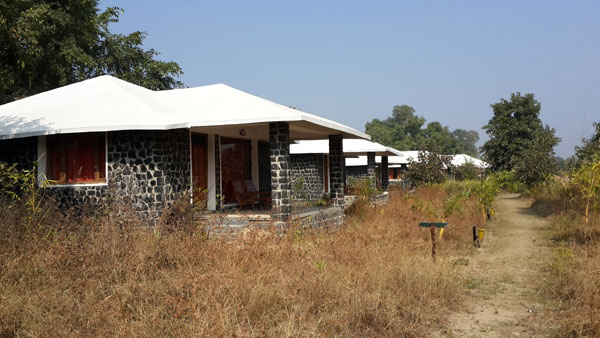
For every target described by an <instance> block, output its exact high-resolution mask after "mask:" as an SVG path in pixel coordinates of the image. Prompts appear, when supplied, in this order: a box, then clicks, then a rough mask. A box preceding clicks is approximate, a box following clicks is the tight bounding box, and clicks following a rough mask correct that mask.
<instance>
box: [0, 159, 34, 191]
mask: <svg viewBox="0 0 600 338" xmlns="http://www.w3.org/2000/svg"><path fill="white" fill-rule="evenodd" d="M30 176H31V171H23V170H19V169H17V164H16V163H15V164H8V163H5V162H0V194H1V195H6V196H9V197H11V198H16V199H18V198H20V196H21V192H22V191H23V189H24V186H25V185H26V184H27V182H28V180H29V179H30Z"/></svg>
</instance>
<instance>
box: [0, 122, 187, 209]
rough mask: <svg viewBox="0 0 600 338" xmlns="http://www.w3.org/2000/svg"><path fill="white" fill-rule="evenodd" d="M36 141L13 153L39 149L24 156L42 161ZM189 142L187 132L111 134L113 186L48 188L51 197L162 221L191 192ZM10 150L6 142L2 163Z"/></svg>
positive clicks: (110, 175) (0, 147)
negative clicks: (128, 210) (116, 207)
mask: <svg viewBox="0 0 600 338" xmlns="http://www.w3.org/2000/svg"><path fill="white" fill-rule="evenodd" d="M33 139H34V141H31V140H28V139H19V140H21V141H23V142H17V143H15V144H13V145H12V147H15V149H17V148H18V147H21V148H23V149H26V148H27V149H29V148H31V149H35V152H34V153H33V154H35V155H32V152H31V151H30V150H27V151H25V150H20V152H22V154H26V156H23V158H24V159H28V158H29V159H33V158H35V157H36V156H37V140H36V138H33ZM14 141H17V140H14ZM189 142H190V139H189V131H188V130H187V129H177V130H167V131H158V130H157V131H116V132H109V133H107V143H108V149H107V157H108V172H107V176H108V186H107V185H90V186H86V185H80V186H70V187H52V188H48V195H49V196H53V197H55V198H56V199H57V201H58V202H59V203H60V204H61V205H63V206H82V205H86V206H88V207H90V208H92V209H97V208H100V207H102V206H103V205H105V204H106V203H107V202H117V203H118V204H120V205H122V206H124V207H125V208H131V210H132V211H134V212H135V213H136V214H138V215H139V216H142V217H150V218H154V219H156V218H157V217H158V216H159V215H160V212H161V211H162V210H163V209H164V208H166V207H168V206H170V205H171V203H172V202H173V201H174V200H175V199H177V198H179V197H180V196H181V195H182V194H183V193H184V192H185V191H186V189H188V188H189V186H190V183H191V182H190V179H191V178H190V175H191V173H190V149H189V147H190V146H189V145H190V143H189ZM34 144H35V148H34V147H33V145H34ZM17 146H18V147H17ZM5 147H8V143H6V144H5V143H3V141H0V150H2V151H0V157H2V158H7V159H9V158H11V156H13V155H10V152H5V151H4V149H5ZM21 148H19V149H21ZM25 162H27V161H25Z"/></svg>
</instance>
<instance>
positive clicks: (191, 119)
mask: <svg viewBox="0 0 600 338" xmlns="http://www.w3.org/2000/svg"><path fill="white" fill-rule="evenodd" d="M369 138H370V137H369V136H368V135H366V134H364V133H362V132H359V131H357V130H355V129H352V128H350V127H347V126H344V125H342V124H339V123H336V122H334V121H331V120H327V119H324V118H321V117H318V116H315V115H312V114H308V113H305V112H302V111H299V110H296V109H291V108H288V107H285V106H282V105H279V104H276V103H274V102H271V101H268V100H265V99H262V98H259V97H257V96H254V95H251V94H248V93H245V92H242V91H239V90H237V89H234V88H231V87H229V86H226V85H223V84H217V85H210V86H202V87H195V88H186V89H173V90H165V91H152V90H149V89H146V88H143V87H139V86H137V85H134V84H131V83H128V82H125V81H122V80H119V79H117V78H114V77H111V76H108V75H105V76H100V77H97V78H94V79H90V80H86V81H82V82H79V83H75V84H71V85H68V86H64V87H61V88H57V89H54V90H51V91H48V92H44V93H41V94H38V95H34V96H31V97H28V98H24V99H22V100H18V101H15V102H11V103H8V104H5V105H2V106H0V161H5V162H13V163H19V165H20V166H22V167H23V168H31V167H32V166H33V163H34V162H37V163H38V167H37V168H38V175H39V178H40V180H44V179H46V178H47V179H51V180H53V181H54V182H55V184H53V185H52V186H51V187H50V188H49V189H52V190H53V191H54V192H55V193H56V195H58V196H59V197H60V198H61V200H62V201H63V202H71V203H82V202H89V203H92V204H94V203H102V201H103V199H105V198H106V196H107V195H108V194H109V193H111V192H114V193H112V194H114V197H115V198H117V199H118V200H120V201H122V202H125V203H129V204H130V205H132V206H133V207H134V208H136V209H137V210H139V211H140V212H141V213H142V214H143V215H146V216H148V217H156V216H158V215H160V212H161V211H162V210H163V209H164V208H166V207H168V206H169V205H170V204H171V203H172V202H173V201H174V200H175V199H176V198H178V197H179V196H181V195H182V194H183V193H184V192H186V191H189V190H190V189H191V188H192V187H194V188H196V189H198V190H203V191H205V192H206V199H207V207H208V209H210V210H215V209H219V208H220V207H222V206H223V205H225V204H227V203H231V202H232V198H233V196H232V194H233V192H232V181H234V180H251V181H252V182H253V184H254V186H255V187H259V189H260V190H267V191H271V197H272V206H273V217H274V219H275V221H278V222H286V221H288V220H289V219H290V217H291V212H292V211H291V199H292V189H291V183H290V181H291V177H292V170H291V168H292V164H291V156H290V142H294V141H295V140H314V139H321V140H324V142H326V143H327V144H328V148H329V156H328V160H327V162H323V163H322V164H321V165H326V166H327V167H328V172H329V180H328V194H329V196H330V198H331V199H332V201H333V205H334V206H337V207H343V204H344V190H343V185H344V181H343V168H344V162H343V160H344V158H343V142H342V140H344V139H369ZM303 175H306V179H307V180H311V181H312V180H313V178H311V177H310V176H311V175H312V172H311V171H308V170H307V171H306V172H305V173H303ZM319 179H321V178H319Z"/></svg>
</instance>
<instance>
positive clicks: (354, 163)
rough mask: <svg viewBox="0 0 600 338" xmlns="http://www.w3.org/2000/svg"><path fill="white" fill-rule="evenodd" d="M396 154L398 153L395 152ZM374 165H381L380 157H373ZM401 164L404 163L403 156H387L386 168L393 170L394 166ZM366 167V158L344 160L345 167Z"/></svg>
mask: <svg viewBox="0 0 600 338" xmlns="http://www.w3.org/2000/svg"><path fill="white" fill-rule="evenodd" d="M396 152H398V151H397V150H396ZM375 163H378V164H379V163H381V156H375ZM403 163H406V160H405V159H404V156H403V155H394V156H388V168H394V167H396V166H400V165H402V164H403ZM363 165H367V156H358V157H347V158H346V166H347V167H358V166H363Z"/></svg>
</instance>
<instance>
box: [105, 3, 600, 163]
mask: <svg viewBox="0 0 600 338" xmlns="http://www.w3.org/2000/svg"><path fill="white" fill-rule="evenodd" d="M107 6H119V7H121V8H123V9H124V10H125V13H124V14H123V15H122V16H121V19H120V22H119V23H117V24H114V25H113V26H112V27H111V29H112V30H113V32H119V33H129V32H132V31H135V30H141V31H146V32H147V33H148V35H149V36H148V38H147V39H146V40H145V43H144V46H145V48H154V49H156V50H158V51H159V52H161V55H160V57H159V58H160V59H162V60H172V61H176V62H178V63H179V64H180V65H181V67H182V68H183V70H184V72H185V74H184V75H183V77H182V78H181V79H182V80H183V81H184V82H185V84H186V85H187V86H190V87H193V86H200V85H206V84H213V83H225V84H228V85H230V86H232V87H236V88H238V89H241V90H244V91H246V92H249V93H252V94H255V95H258V96H261V97H264V98H267V99H270V100H273V101H275V102H278V103H281V104H284V105H288V106H294V107H297V108H299V109H302V110H304V111H307V112H310V113H314V114H317V115H320V116H323V117H327V118H330V119H333V120H335V121H338V122H341V123H344V124H347V125H349V126H351V127H354V128H356V129H359V130H364V125H365V123H366V122H367V121H370V120H371V119H373V118H379V119H384V118H386V117H388V116H390V114H391V109H392V107H393V106H394V105H402V104H407V105H410V106H413V107H414V108H415V109H416V111H417V114H419V115H422V116H424V117H425V118H426V119H427V121H428V122H431V121H440V122H441V123H442V124H444V125H448V126H449V127H450V128H451V129H456V128H463V129H474V130H477V131H478V132H479V133H480V136H481V138H482V140H485V139H486V138H487V137H486V135H485V133H484V131H483V130H482V129H481V127H482V126H483V125H485V124H486V123H487V121H489V119H490V118H491V116H492V111H491V108H490V107H489V105H490V104H491V103H494V102H497V101H498V100H499V99H500V98H508V97H510V93H512V92H517V91H520V92H521V93H530V92H532V93H534V94H535V95H536V98H537V99H538V100H539V101H540V102H541V103H542V112H541V118H542V121H543V122H544V123H546V124H549V125H550V126H551V127H553V128H555V129H556V131H557V136H559V137H561V138H562V142H561V143H560V144H559V145H558V147H557V148H556V151H557V154H558V155H560V156H563V157H567V156H570V155H572V154H573V147H574V146H575V145H578V144H579V143H580V140H581V138H582V137H589V136H590V134H591V133H592V131H593V130H592V122H593V121H600V103H599V102H600V101H599V100H598V98H599V97H600V1H525V0H522V1H406V2H400V1H296V2H291V1H235V2H234V1H206V2H205V1H189V2H188V1H168V2H167V1H154V0H150V1H143V2H142V1H139V2H138V1H112V0H111V1H101V2H100V9H104V8H106V7H107ZM480 143H481V142H480Z"/></svg>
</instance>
